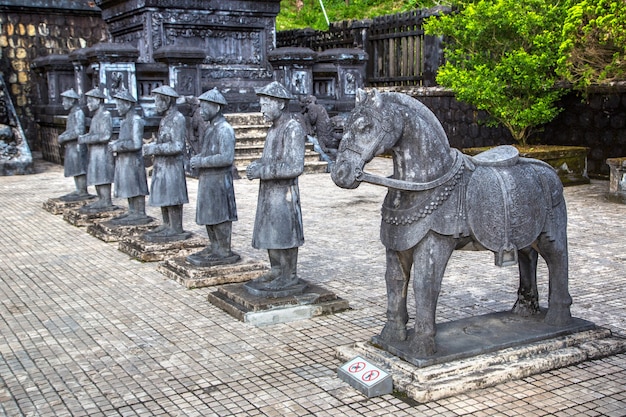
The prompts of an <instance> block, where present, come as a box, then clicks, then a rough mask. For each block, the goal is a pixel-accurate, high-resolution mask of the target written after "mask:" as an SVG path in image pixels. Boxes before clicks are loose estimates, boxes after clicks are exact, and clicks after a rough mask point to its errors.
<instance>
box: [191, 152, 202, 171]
mask: <svg viewBox="0 0 626 417" xmlns="http://www.w3.org/2000/svg"><path fill="white" fill-rule="evenodd" d="M199 163H200V157H199V156H197V155H196V156H192V157H191V158H190V159H189V165H191V167H192V168H193V169H196V168H198V164H199Z"/></svg>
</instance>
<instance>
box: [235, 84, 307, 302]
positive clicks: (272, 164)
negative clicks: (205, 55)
mask: <svg viewBox="0 0 626 417" xmlns="http://www.w3.org/2000/svg"><path fill="white" fill-rule="evenodd" d="M257 95H258V96H259V97H260V99H259V100H260V104H261V112H262V113H263V117H264V118H265V119H266V120H267V121H269V122H272V126H271V127H270V128H269V130H268V132H267V138H266V140H265V147H264V149H263V154H262V156H261V159H258V160H256V161H254V162H252V163H251V164H250V165H249V166H248V167H247V169H246V175H247V178H248V179H250V180H252V179H256V178H259V179H260V184H259V197H258V204H257V211H256V219H255V222H254V232H253V236H252V246H253V247H254V248H256V249H267V251H268V254H269V259H270V264H271V270H270V271H269V272H268V273H266V274H263V275H261V276H260V277H258V278H256V279H255V280H254V281H253V282H254V284H255V285H257V287H258V288H266V289H268V290H280V289H285V288H289V287H291V286H294V285H296V284H298V281H299V279H298V276H297V262H298V247H300V246H302V245H303V244H304V232H303V226H302V213H301V209H300V191H299V189H298V176H300V174H302V172H303V171H304V146H305V132H304V130H303V128H302V126H301V125H300V123H298V122H297V121H296V120H294V119H292V118H291V116H290V114H289V111H288V103H289V100H290V99H291V98H292V96H291V94H290V93H289V92H288V91H287V90H286V89H285V87H284V86H283V85H281V84H280V83H278V82H272V83H270V84H269V85H267V86H265V87H263V88H262V89H260V90H259V91H257Z"/></svg>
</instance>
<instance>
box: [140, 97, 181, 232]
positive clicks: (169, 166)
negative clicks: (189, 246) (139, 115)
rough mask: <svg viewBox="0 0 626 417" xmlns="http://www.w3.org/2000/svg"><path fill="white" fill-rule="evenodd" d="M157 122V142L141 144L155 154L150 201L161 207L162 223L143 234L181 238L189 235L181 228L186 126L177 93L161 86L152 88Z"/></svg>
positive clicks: (147, 154) (147, 153)
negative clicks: (177, 101) (179, 108)
mask: <svg viewBox="0 0 626 417" xmlns="http://www.w3.org/2000/svg"><path fill="white" fill-rule="evenodd" d="M152 93H153V94H154V100H155V108H156V111H157V113H159V114H162V115H163V118H162V119H161V122H160V123H159V131H158V133H157V137H156V141H155V142H153V143H148V144H145V145H143V154H144V155H146V156H154V164H153V166H152V182H151V185H150V200H149V203H150V205H151V206H153V207H161V214H162V216H163V224H162V225H161V226H159V227H157V228H155V229H154V230H152V231H150V232H147V233H146V234H144V238H145V239H146V240H148V241H168V240H170V241H171V240H182V239H186V238H187V237H189V233H186V232H185V231H184V230H183V204H185V203H188V202H189V198H188V197H187V180H186V178H185V166H184V156H183V155H184V151H185V138H186V137H187V127H186V122H185V116H183V115H182V113H181V112H179V111H178V106H177V104H176V99H177V98H178V97H179V95H178V93H176V91H174V89H173V88H172V87H170V86H167V85H163V86H161V87H158V88H155V89H154V90H152Z"/></svg>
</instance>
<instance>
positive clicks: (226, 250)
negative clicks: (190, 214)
mask: <svg viewBox="0 0 626 417" xmlns="http://www.w3.org/2000/svg"><path fill="white" fill-rule="evenodd" d="M198 99H199V101H200V115H201V116H202V119H203V120H204V121H206V122H208V123H207V124H206V128H205V130H204V132H203V134H202V137H201V140H200V144H199V145H200V153H199V154H198V155H195V156H193V157H191V160H190V161H189V162H190V164H191V167H192V168H193V169H196V170H198V197H197V206H196V223H197V224H200V225H205V226H206V231H207V234H208V236H209V241H210V246H208V247H207V248H206V249H204V250H202V251H200V252H198V253H194V254H192V255H190V256H188V257H187V260H188V261H189V262H190V263H192V264H194V265H198V266H212V265H222V264H230V263H234V262H237V261H238V260H239V259H240V257H239V255H237V254H235V253H233V252H232V250H231V233H232V222H233V221H236V220H237V206H236V204H235V189H234V186H233V163H234V161H235V131H234V130H233V128H232V127H231V125H230V124H229V123H228V122H227V121H226V119H225V118H224V115H223V114H222V108H223V106H225V105H226V104H228V103H227V102H226V100H225V99H224V97H223V96H222V94H221V93H220V92H219V91H218V90H217V88H214V89H212V90H210V91H207V92H205V93H204V94H202V95H201V96H200V97H198Z"/></svg>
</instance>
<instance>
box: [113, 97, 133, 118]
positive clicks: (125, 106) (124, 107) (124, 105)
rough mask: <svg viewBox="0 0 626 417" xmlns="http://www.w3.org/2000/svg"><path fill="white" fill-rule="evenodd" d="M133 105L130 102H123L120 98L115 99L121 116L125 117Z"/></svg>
mask: <svg viewBox="0 0 626 417" xmlns="http://www.w3.org/2000/svg"><path fill="white" fill-rule="evenodd" d="M132 104H133V103H131V102H130V101H126V100H122V99H119V98H116V99H115V105H116V106H117V112H118V113H119V114H120V116H124V115H125V114H126V113H128V111H129V110H130V109H131V107H132Z"/></svg>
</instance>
